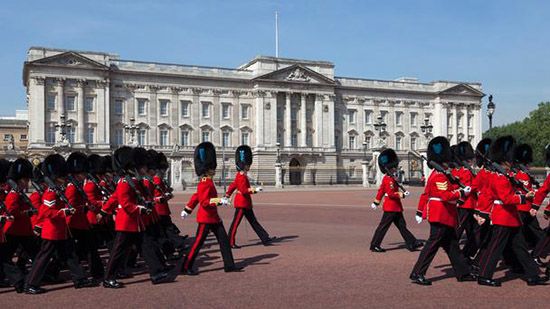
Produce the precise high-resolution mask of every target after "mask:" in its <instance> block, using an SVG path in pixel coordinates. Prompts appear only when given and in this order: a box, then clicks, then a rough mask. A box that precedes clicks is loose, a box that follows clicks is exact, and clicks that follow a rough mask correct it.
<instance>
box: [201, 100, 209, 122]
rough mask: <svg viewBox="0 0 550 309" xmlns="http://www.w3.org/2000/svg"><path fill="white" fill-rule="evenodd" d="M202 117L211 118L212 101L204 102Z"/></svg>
mask: <svg viewBox="0 0 550 309" xmlns="http://www.w3.org/2000/svg"><path fill="white" fill-rule="evenodd" d="M202 118H210V103H208V102H202Z"/></svg>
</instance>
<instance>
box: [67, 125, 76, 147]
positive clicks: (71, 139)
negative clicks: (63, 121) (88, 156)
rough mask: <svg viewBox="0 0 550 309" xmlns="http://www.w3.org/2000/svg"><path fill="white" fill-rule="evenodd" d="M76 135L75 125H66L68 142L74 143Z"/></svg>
mask: <svg viewBox="0 0 550 309" xmlns="http://www.w3.org/2000/svg"><path fill="white" fill-rule="evenodd" d="M75 135H76V128H75V127H68V128H67V139H68V140H69V143H71V144H72V143H74V140H75Z"/></svg>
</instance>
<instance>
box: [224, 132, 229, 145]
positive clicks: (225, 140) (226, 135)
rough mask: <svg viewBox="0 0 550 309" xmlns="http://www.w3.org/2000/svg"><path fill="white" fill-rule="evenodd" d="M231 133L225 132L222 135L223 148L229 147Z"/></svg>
mask: <svg viewBox="0 0 550 309" xmlns="http://www.w3.org/2000/svg"><path fill="white" fill-rule="evenodd" d="M229 135H230V134H229V132H227V131H225V132H223V133H222V147H227V146H229Z"/></svg>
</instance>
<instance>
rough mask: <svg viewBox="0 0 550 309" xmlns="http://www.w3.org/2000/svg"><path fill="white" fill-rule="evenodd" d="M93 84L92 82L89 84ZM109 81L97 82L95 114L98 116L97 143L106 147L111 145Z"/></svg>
mask: <svg viewBox="0 0 550 309" xmlns="http://www.w3.org/2000/svg"><path fill="white" fill-rule="evenodd" d="M89 83H91V82H89ZM107 87H108V82H107V80H98V81H96V82H95V92H96V102H95V103H96V108H95V113H96V115H97V128H96V130H97V132H96V143H97V144H103V145H104V146H106V145H108V144H109V141H110V140H111V139H110V136H109V133H108V132H109V128H110V127H111V117H110V115H111V111H110V105H109V104H108V103H107V102H108V100H107V96H108V95H109V91H108V88H107Z"/></svg>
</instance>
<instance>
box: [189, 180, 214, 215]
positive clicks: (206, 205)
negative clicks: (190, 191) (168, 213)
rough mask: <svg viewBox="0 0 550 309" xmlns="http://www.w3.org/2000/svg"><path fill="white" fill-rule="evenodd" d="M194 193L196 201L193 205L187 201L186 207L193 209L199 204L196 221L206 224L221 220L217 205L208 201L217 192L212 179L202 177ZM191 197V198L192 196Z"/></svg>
mask: <svg viewBox="0 0 550 309" xmlns="http://www.w3.org/2000/svg"><path fill="white" fill-rule="evenodd" d="M195 194H196V198H197V201H198V203H196V204H194V205H190V204H189V203H188V204H187V207H188V208H190V209H191V210H193V209H194V208H195V207H196V206H197V205H198V206H199V212H198V213H197V222H198V223H206V224H213V223H219V222H221V221H222V220H221V219H220V216H218V205H216V204H214V203H210V199H212V198H217V197H218V192H217V191H216V187H215V186H214V182H213V181H212V179H211V178H209V177H203V178H202V179H201V181H200V182H199V184H198V186H197V193H195ZM191 198H192V199H193V197H191Z"/></svg>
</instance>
